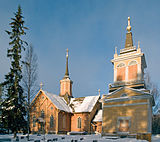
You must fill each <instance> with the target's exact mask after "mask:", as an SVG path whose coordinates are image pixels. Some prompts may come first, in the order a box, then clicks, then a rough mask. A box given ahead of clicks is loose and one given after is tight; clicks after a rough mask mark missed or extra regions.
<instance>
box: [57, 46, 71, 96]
mask: <svg viewBox="0 0 160 142" xmlns="http://www.w3.org/2000/svg"><path fill="white" fill-rule="evenodd" d="M72 84H73V81H72V80H70V78H69V70H68V49H67V53H66V72H65V75H64V77H63V79H62V80H60V96H63V97H64V96H65V95H67V96H69V97H72Z"/></svg>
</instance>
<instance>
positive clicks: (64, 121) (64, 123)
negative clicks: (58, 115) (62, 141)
mask: <svg viewBox="0 0 160 142" xmlns="http://www.w3.org/2000/svg"><path fill="white" fill-rule="evenodd" d="M63 128H66V116H65V115H63Z"/></svg>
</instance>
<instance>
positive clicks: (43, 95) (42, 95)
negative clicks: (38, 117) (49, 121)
mask: <svg viewBox="0 0 160 142" xmlns="http://www.w3.org/2000/svg"><path fill="white" fill-rule="evenodd" d="M46 99H47V100H48V101H49V102H50V103H52V104H53V105H54V106H55V107H56V108H57V109H59V110H62V111H65V112H71V108H70V107H69V106H68V105H67V102H66V101H65V100H64V98H63V97H60V96H57V95H55V94H51V93H48V92H46V91H43V90H40V91H39V92H38V93H37V95H36V96H35V98H34V99H33V101H32V102H31V106H33V105H34V104H36V105H40V106H41V105H42V103H44V102H43V100H46ZM49 102H48V103H46V104H45V105H46V106H48V105H49Z"/></svg>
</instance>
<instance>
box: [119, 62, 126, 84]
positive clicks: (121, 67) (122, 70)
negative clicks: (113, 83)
mask: <svg viewBox="0 0 160 142" xmlns="http://www.w3.org/2000/svg"><path fill="white" fill-rule="evenodd" d="M125 69H126V67H125V64H124V63H120V64H118V65H117V81H124V80H125V72H126V70H125Z"/></svg>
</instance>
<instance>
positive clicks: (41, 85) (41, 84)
mask: <svg viewBox="0 0 160 142" xmlns="http://www.w3.org/2000/svg"><path fill="white" fill-rule="evenodd" d="M42 87H43V83H42V82H41V83H40V89H41V90H42Z"/></svg>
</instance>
